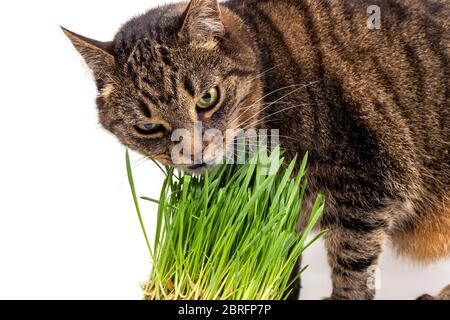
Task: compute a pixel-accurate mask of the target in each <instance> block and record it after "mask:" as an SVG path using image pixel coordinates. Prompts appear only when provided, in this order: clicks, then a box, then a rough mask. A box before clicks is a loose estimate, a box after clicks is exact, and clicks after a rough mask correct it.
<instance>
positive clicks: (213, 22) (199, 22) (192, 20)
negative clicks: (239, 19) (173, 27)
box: [179, 0, 225, 45]
mask: <svg viewBox="0 0 450 320" xmlns="http://www.w3.org/2000/svg"><path fill="white" fill-rule="evenodd" d="M183 19H184V21H183V26H182V28H181V31H180V34H179V35H180V37H183V38H184V39H187V40H188V41H190V42H191V43H196V44H200V45H202V44H203V45H205V44H214V43H215V42H217V39H218V38H221V37H223V36H224V34H225V27H224V25H223V23H222V19H221V14H220V7H219V3H218V1H217V0H191V2H190V3H189V5H188V7H187V9H186V11H185V13H184V16H183Z"/></svg>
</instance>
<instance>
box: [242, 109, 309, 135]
mask: <svg viewBox="0 0 450 320" xmlns="http://www.w3.org/2000/svg"><path fill="white" fill-rule="evenodd" d="M308 105H311V104H309V103H305V104H298V105H293V106H290V107H287V108H283V109H281V110H278V111H275V112H273V113H271V114H269V115H267V116H265V117H263V118H261V119H258V120H257V121H255V122H253V123H250V124H248V125H247V126H245V127H244V128H242V130H247V129H250V128H252V127H255V126H257V125H258V124H261V123H263V122H264V120H266V119H269V118H270V117H272V116H274V115H276V114H279V113H282V112H285V111H287V110H291V109H294V108H298V107H301V106H308Z"/></svg>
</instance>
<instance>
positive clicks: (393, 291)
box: [0, 0, 450, 299]
mask: <svg viewBox="0 0 450 320" xmlns="http://www.w3.org/2000/svg"><path fill="white" fill-rule="evenodd" d="M158 2H159V3H161V1H151V0H145V1H143V0H133V1H107V0H90V1H80V0H78V1H49V0H46V1H9V2H2V4H0V6H1V8H0V36H1V37H0V41H1V49H0V90H1V91H0V92H1V94H0V104H1V112H0V139H1V143H2V144H1V146H2V149H1V157H0V299H18V298H20V299H140V298H141V291H140V287H139V283H140V282H142V281H144V280H145V279H146V278H147V274H148V272H149V270H150V264H149V256H148V252H147V249H146V246H145V243H144V239H143V236H142V233H141V231H140V227H139V224H138V220H137V216H136V214H135V211H134V208H133V203H132V200H131V195H130V191H129V189H128V185H127V182H126V176H125V162H124V148H123V147H122V146H121V145H119V143H117V142H116V140H115V138H114V137H113V136H111V135H109V134H108V133H106V132H105V131H103V130H102V129H101V128H100V126H99V125H98V122H97V117H96V112H95V103H94V100H95V95H96V89H95V86H94V83H93V81H91V79H90V76H89V73H88V71H87V69H86V67H84V65H83V63H82V61H81V59H80V57H79V56H78V55H77V53H76V52H75V50H74V49H73V48H72V46H71V44H70V43H69V41H68V40H67V39H66V38H65V36H64V35H63V33H62V32H61V31H60V29H59V27H58V24H62V25H64V26H65V27H67V28H69V29H72V30H74V31H76V32H78V33H81V34H83V35H86V36H89V37H93V38H97V39H99V40H110V39H112V37H113V35H114V33H115V32H116V31H117V29H118V28H119V27H120V25H121V24H122V23H124V22H125V21H126V20H127V19H128V18H130V17H132V16H133V15H135V14H138V13H141V12H143V11H145V10H146V9H149V8H151V7H153V6H156V5H157V4H158ZM138 159H139V156H138V155H133V160H134V161H136V160H138ZM135 176H136V180H137V187H138V191H139V194H140V195H148V196H153V197H157V196H158V190H159V188H160V185H161V182H162V177H161V174H159V173H158V171H157V170H156V169H155V168H154V167H153V166H152V165H151V164H150V163H143V164H142V165H140V166H138V167H137V168H136V170H135ZM144 215H145V218H146V222H147V225H148V230H151V229H152V223H153V217H154V216H155V207H153V206H152V205H148V204H146V205H145V206H144ZM306 261H307V263H309V264H310V269H309V270H308V271H306V273H305V275H304V290H303V298H309V299H320V298H322V297H324V296H326V295H328V294H329V293H330V286H331V284H330V279H329V270H328V267H327V265H326V258H325V252H324V249H323V247H322V244H319V245H316V246H314V248H312V249H311V250H309V252H308V254H307V256H306ZM380 280H381V289H380V290H379V292H378V295H377V298H380V299H412V298H414V297H415V296H417V295H419V294H421V293H424V292H429V293H437V291H438V290H440V289H441V288H443V287H444V286H445V285H447V284H449V283H450V261H446V262H442V263H439V264H435V265H432V266H427V267H424V266H422V267H420V266H412V265H409V264H408V263H406V262H402V261H400V260H398V259H397V258H396V257H395V256H394V255H393V254H392V253H391V251H390V250H388V251H387V253H385V254H384V255H383V259H382V264H381V279H380Z"/></svg>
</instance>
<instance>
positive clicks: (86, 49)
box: [63, 0, 262, 168]
mask: <svg viewBox="0 0 450 320" xmlns="http://www.w3.org/2000/svg"><path fill="white" fill-rule="evenodd" d="M63 31H64V32H65V34H66V35H67V36H68V37H69V39H70V40H71V41H72V43H73V44H74V46H75V48H76V49H77V50H78V52H79V53H80V54H81V55H82V56H83V58H84V59H85V61H86V63H87V65H88V66H89V68H90V69H91V70H92V71H93V74H94V77H95V80H96V83H97V87H98V90H99V96H98V99H97V104H98V110H99V117H100V122H101V124H102V125H103V126H104V127H105V128H106V129H107V130H109V131H111V132H112V133H113V134H114V135H116V136H117V137H118V138H119V140H120V141H121V142H122V143H123V144H124V145H126V146H128V147H129V148H131V149H133V150H135V151H138V152H140V153H141V154H143V155H145V156H149V157H152V158H154V159H156V160H158V161H161V162H163V163H165V164H168V165H174V162H173V159H172V156H173V154H174V152H175V149H174V148H175V147H176V146H179V145H180V143H179V141H172V140H174V136H173V134H174V133H176V135H177V136H178V137H179V136H180V135H181V136H183V135H186V133H188V134H189V137H190V139H187V138H186V137H184V136H183V137H182V138H181V139H179V140H183V139H184V140H185V141H184V143H186V141H189V145H190V146H192V149H191V150H192V153H191V155H192V156H191V159H194V156H196V153H198V151H201V152H204V153H206V154H203V160H205V161H209V160H210V159H206V158H207V157H208V155H207V153H210V154H214V152H213V151H211V150H209V151H205V150H206V149H208V148H211V145H212V144H211V143H207V142H204V143H203V145H202V148H201V149H202V150H200V149H199V148H198V146H197V148H196V149H195V150H194V149H193V141H194V140H195V139H197V138H198V137H194V131H195V130H194V128H195V127H196V126H197V129H198V127H199V122H200V121H201V126H202V129H201V130H202V132H203V133H204V132H206V131H208V130H209V129H214V130H218V131H217V132H218V133H219V132H220V133H221V134H222V137H226V130H227V129H236V128H242V129H244V128H247V127H252V126H253V124H255V123H257V120H258V115H259V112H260V107H259V103H258V100H259V99H260V98H261V91H262V90H261V84H260V80H259V77H258V72H259V70H258V63H257V53H256V52H255V49H254V47H255V46H254V43H253V40H252V38H251V36H250V33H249V32H248V30H247V29H246V27H245V24H244V23H243V22H242V21H241V20H240V19H239V18H238V17H237V16H236V15H235V14H233V13H231V12H230V11H229V10H228V9H227V8H225V7H223V6H219V5H218V3H217V0H192V1H191V2H190V3H189V4H188V5H186V4H175V5H168V6H164V7H159V8H157V9H154V10H151V11H149V12H147V13H146V14H144V15H142V16H139V17H136V18H134V19H132V20H131V21H129V22H128V23H126V24H125V25H124V26H123V27H122V28H121V30H120V31H119V32H118V34H117V35H116V36H115V38H114V40H113V41H111V42H99V41H95V40H92V39H88V38H86V37H83V36H80V35H78V34H75V33H73V32H71V31H68V30H66V29H63ZM196 124H197V125H196ZM209 131H210V132H211V131H212V130H209ZM212 132H213V131H212ZM197 134H198V132H197ZM175 138H177V137H175ZM175 140H178V139H175ZM197 142H198V140H197ZM216 143H217V141H216ZM213 149H214V148H213ZM176 152H178V151H176ZM185 160H186V159H185ZM189 164H190V163H189V161H187V162H186V163H184V164H181V165H178V167H181V168H189ZM197 164H198V163H197Z"/></svg>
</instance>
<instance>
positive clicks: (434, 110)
mask: <svg viewBox="0 0 450 320" xmlns="http://www.w3.org/2000/svg"><path fill="white" fill-rule="evenodd" d="M370 5H378V6H379V7H380V9H381V29H380V30H376V29H375V30H371V29H369V28H368V26H367V19H368V15H367V8H368V7H369V6H370ZM449 17H450V5H449V4H448V3H447V2H446V1H432V2H431V1H419V0H405V1H398V0H388V1H379V0H370V1H344V0H342V1H331V0H330V1H328V0H324V1H316V0H294V1H288V0H248V1H246V0H231V1H229V2H226V3H224V4H222V5H221V8H220V10H219V9H218V7H217V4H216V2H215V1H213V0H193V1H192V2H191V6H190V8H188V9H187V10H186V5H185V4H180V5H171V6H166V7H162V8H159V9H155V10H152V11H150V12H149V13H147V14H146V15H144V16H141V17H138V18H136V19H133V20H132V21H130V22H129V23H128V24H126V25H125V26H124V27H123V28H122V30H121V31H120V32H119V34H118V36H117V37H116V39H115V40H114V42H113V43H109V44H101V43H97V42H93V41H91V40H89V39H86V38H82V37H79V36H78V35H76V34H73V33H70V32H69V31H67V30H66V34H67V35H68V36H69V38H71V40H72V42H73V43H74V44H75V46H76V47H77V49H78V50H79V51H80V52H81V53H82V55H83V56H84V57H85V59H86V61H87V62H88V64H89V65H90V67H91V68H92V69H93V70H94V74H95V76H96V79H97V84H98V86H99V90H100V97H99V100H98V101H99V108H100V119H101V122H102V123H103V125H104V126H105V127H106V128H108V129H109V130H111V131H112V132H113V133H114V134H116V135H117V136H118V137H119V138H120V140H121V141H122V142H123V143H124V144H126V145H128V146H130V147H131V148H133V149H135V150H137V151H140V152H141V153H143V154H145V155H149V156H153V157H155V158H156V159H158V160H160V161H163V162H165V163H169V164H171V163H170V159H169V157H168V155H169V154H170V149H171V148H172V147H173V143H170V142H169V141H170V139H168V140H167V137H165V135H164V134H163V132H159V131H158V132H156V133H155V132H152V134H155V135H154V136H151V139H150V138H146V137H145V135H143V134H142V131H139V134H140V135H139V136H136V134H135V133H134V134H132V133H130V127H132V125H134V124H136V123H138V122H136V121H135V119H144V120H145V119H153V120H152V121H155V122H157V123H158V124H160V125H161V126H162V127H164V128H165V129H164V130H167V132H171V131H173V130H174V129H175V128H183V127H184V128H187V129H188V130H191V129H192V123H193V122H194V121H197V120H202V121H203V122H204V123H205V126H206V128H218V129H219V130H222V131H223V130H224V129H225V128H228V127H230V126H232V127H248V126H250V127H257V128H258V127H260V128H276V129H280V135H281V136H280V140H281V145H282V146H283V147H284V148H285V149H286V150H287V152H288V153H291V154H293V153H300V154H302V153H304V152H305V151H309V153H310V161H311V162H310V171H309V185H310V188H309V194H310V195H311V196H312V195H314V194H316V193H317V192H324V193H325V195H326V199H327V208H326V211H325V213H324V216H323V218H322V221H321V227H323V228H326V229H328V230H329V232H328V234H327V237H326V244H327V249H328V253H329V254H328V256H329V262H330V265H331V268H332V272H333V275H332V280H333V293H332V295H331V297H332V298H334V299H370V298H373V297H374V293H375V289H374V287H373V285H372V280H373V279H372V278H373V276H374V269H375V267H376V265H377V262H378V257H379V254H380V253H381V250H382V247H383V245H384V243H385V241H386V240H388V239H392V240H393V243H394V245H395V246H396V247H397V248H398V249H399V252H400V253H402V254H405V255H408V256H410V257H412V258H414V259H415V260H418V261H421V262H430V261H434V260H437V259H439V258H442V257H449V256H450V188H449V180H450V156H449V143H450V106H449V98H450V95H449V79H450V77H449V65H448V62H449V61H448V58H449V53H450V47H449V43H450V41H449V35H448V30H449V24H450V23H449V22H450V21H449V20H450V18H449ZM201 66H204V68H203V69H202V68H200V67H201ZM205 69H206V70H207V71H209V73H210V74H205ZM225 74H226V77H225ZM203 83H206V85H203ZM215 85H217V86H218V88H220V92H221V93H224V94H223V96H222V97H221V100H220V101H221V102H220V104H218V107H217V109H216V108H212V109H210V110H207V112H206V113H204V112H203V111H202V112H201V113H200V112H199V110H197V109H196V107H195V106H196V105H195V99H194V100H192V101H193V102H192V101H191V100H189V97H194V98H195V97H197V98H198V96H199V95H198V93H199V92H200V93H202V92H205V90H208V88H209V87H212V86H215ZM180 91H182V92H180ZM200 97H201V95H200ZM260 100H261V101H260ZM255 102H256V103H255ZM192 103H193V105H194V107H188V106H189V105H191V104H192ZM143 106H144V107H143ZM173 106H176V107H173ZM146 108H148V109H147V110H142V109H146ZM192 108H194V111H192ZM196 112H197V113H196ZM139 121H142V120H139ZM152 123H153V122H152ZM165 139H166V140H165Z"/></svg>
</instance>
